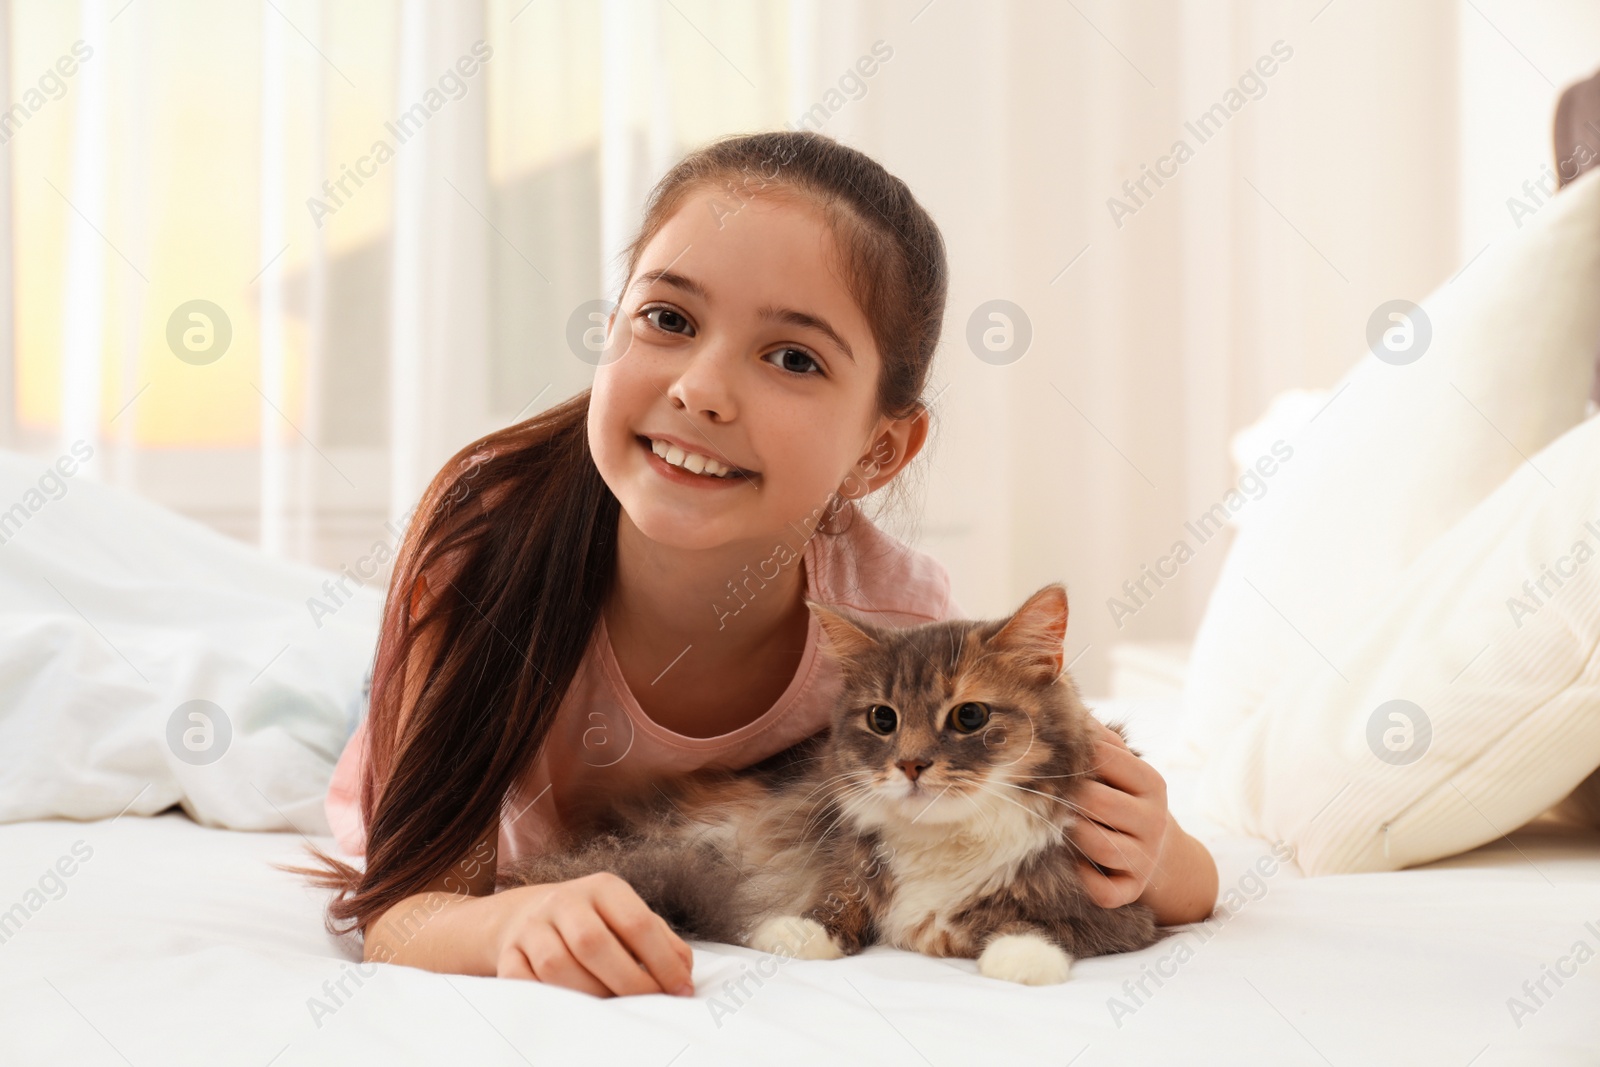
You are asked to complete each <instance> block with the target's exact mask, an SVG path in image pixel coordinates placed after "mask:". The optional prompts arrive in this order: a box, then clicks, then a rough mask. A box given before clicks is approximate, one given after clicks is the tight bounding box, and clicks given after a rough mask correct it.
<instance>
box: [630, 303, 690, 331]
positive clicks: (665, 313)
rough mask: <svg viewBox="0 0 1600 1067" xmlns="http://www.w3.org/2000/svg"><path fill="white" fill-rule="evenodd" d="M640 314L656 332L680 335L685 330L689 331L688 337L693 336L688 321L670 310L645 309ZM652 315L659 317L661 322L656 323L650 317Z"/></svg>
mask: <svg viewBox="0 0 1600 1067" xmlns="http://www.w3.org/2000/svg"><path fill="white" fill-rule="evenodd" d="M641 314H642V315H644V317H645V319H646V320H647V321H648V322H649V323H650V325H652V326H654V327H655V328H656V329H658V330H662V331H664V332H666V333H682V332H683V331H684V329H685V328H687V329H688V331H689V333H688V335H689V336H691V337H692V336H694V328H693V327H691V326H689V320H688V319H686V318H684V317H683V316H682V315H680V314H678V313H677V312H676V311H673V310H672V309H671V308H666V307H654V308H646V309H645V310H644V311H643V312H641ZM652 315H660V316H661V321H659V322H658V321H656V320H655V319H652V318H651V317H650V316H652Z"/></svg>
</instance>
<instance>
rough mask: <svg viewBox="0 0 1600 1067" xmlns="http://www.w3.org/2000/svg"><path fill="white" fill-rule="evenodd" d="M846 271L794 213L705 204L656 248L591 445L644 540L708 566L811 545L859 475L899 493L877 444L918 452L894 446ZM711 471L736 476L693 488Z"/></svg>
mask: <svg viewBox="0 0 1600 1067" xmlns="http://www.w3.org/2000/svg"><path fill="white" fill-rule="evenodd" d="M837 262H838V260H837V256H836V246H835V243H834V240H833V236H832V232H831V230H830V228H829V226H828V225H827V223H826V222H825V221H824V218H823V216H822V214H821V212H820V211H819V210H818V209H816V208H815V207H814V206H812V205H811V204H810V203H809V202H807V201H803V200H800V199H797V198H795V197H792V196H763V197H759V198H755V199H747V200H746V201H745V202H744V204H743V206H742V207H741V206H740V204H739V201H737V200H734V199H732V198H731V197H725V196H718V195H717V194H716V193H714V192H702V193H698V194H695V195H692V196H690V197H688V198H687V199H686V200H685V201H684V202H683V203H682V204H681V205H680V206H679V208H678V209H677V210H676V211H675V212H674V213H673V215H672V217H671V218H670V219H668V220H667V222H666V223H665V225H663V226H662V227H661V229H660V230H659V231H658V232H657V234H656V235H655V237H654V238H653V239H652V240H651V241H650V243H649V245H648V246H647V247H646V248H645V249H644V251H643V253H642V254H641V255H640V257H639V262H638V266H637V267H636V268H635V270H634V273H633V276H632V277H631V278H630V279H629V286H628V289H627V291H626V292H625V293H624V294H623V296H622V302H621V304H620V305H619V306H618V308H617V309H616V312H615V313H614V315H613V316H612V319H611V323H610V333H609V334H608V338H607V352H608V353H620V355H615V356H611V355H608V356H607V359H608V360H609V361H608V362H604V363H602V364H601V365H600V367H599V368H598V369H597V371H596V373H595V379H594V387H593V391H592V393H591V397H590V403H589V423H588V432H589V446H590V450H591V451H592V453H593V454H594V460H595V464H596V466H597V467H598V468H599V470H600V475H601V477H602V478H603V479H604V480H605V483H606V485H607V486H609V487H610V489H611V491H612V492H613V493H614V494H615V495H616V497H617V499H618V501H619V502H620V503H621V505H622V509H623V511H625V512H626V513H627V517H628V518H629V519H631V520H632V522H633V524H634V525H635V526H637V527H638V528H639V530H640V531H641V532H643V533H644V535H645V536H647V537H649V538H650V539H651V540H653V541H656V542H658V543H661V544H667V545H672V546H675V547H679V548H688V549H693V548H713V547H716V546H718V545H723V544H727V543H729V542H736V541H742V540H751V539H765V538H766V537H768V536H770V535H772V534H773V533H775V532H777V531H780V530H782V529H783V528H784V526H785V525H786V524H788V523H791V522H795V523H799V524H800V525H801V528H802V529H804V530H806V531H809V530H810V529H812V527H814V526H815V524H816V523H817V522H818V521H820V520H821V519H822V517H823V515H824V514H825V509H826V506H827V504H828V501H829V500H830V499H831V496H832V494H833V493H834V492H835V491H836V490H839V489H841V488H842V487H843V486H844V484H845V482H846V480H847V478H848V476H849V475H850V473H851V471H852V470H853V469H855V468H856V466H857V464H858V462H862V461H865V462H864V463H863V466H862V469H861V470H860V471H858V472H857V481H860V480H865V476H866V475H868V474H878V475H879V477H875V478H872V479H870V480H866V484H867V485H869V486H873V487H875V486H876V485H877V484H881V482H882V481H886V480H887V477H888V474H885V473H882V472H881V471H879V469H878V467H877V466H875V465H874V463H873V459H874V452H875V449H874V444H875V442H879V443H878V444H877V448H876V453H877V458H878V459H879V460H882V459H883V458H884V456H885V454H886V452H887V450H888V448H889V447H893V450H894V451H895V452H896V453H899V452H901V451H904V450H905V449H904V448H903V445H904V441H903V440H902V441H900V442H898V443H894V442H891V443H890V444H889V445H886V444H884V443H881V437H880V435H881V434H882V431H883V430H884V428H885V427H888V426H890V425H891V421H892V420H889V419H884V418H880V417H878V415H877V404H876V401H877V383H878V368H879V355H878V351H877V348H876V346H875V345H874V343H873V338H872V331H871V328H870V327H869V326H868V324H867V320H866V318H865V317H864V316H863V315H862V313H861V311H860V309H859V308H858V307H857V306H856V303H855V301H854V299H853V298H852V297H851V295H850V292H849V290H848V289H847V288H846V287H845V284H844V282H843V281H842V279H841V278H840V277H839V276H838V275H837V274H836V273H835V270H836V267H835V264H836V263H837ZM893 436H898V435H893ZM652 442H655V444H652ZM917 444H918V445H920V435H919V439H918V441H917ZM663 451H665V452H667V455H666V456H665V457H664V458H663V457H662V456H660V455H658V454H657V453H658V452H663ZM680 453H681V454H680ZM697 457H703V458H705V459H709V460H711V461H713V462H714V464H720V465H721V468H723V469H726V468H734V469H735V472H734V473H732V474H729V475H727V476H726V477H714V476H712V475H711V474H710V473H709V472H707V473H693V468H696V467H699V466H700V465H701V461H700V458H697ZM905 458H907V459H909V456H907V457H905ZM674 460H676V461H678V462H680V463H681V462H687V464H688V467H687V468H685V467H682V466H677V465H674V463H673V462H671V461H674ZM903 462H904V461H903V460H902V459H901V457H900V455H898V454H896V455H895V456H894V458H893V461H891V462H890V463H889V468H890V471H889V472H888V473H889V474H892V471H893V470H894V469H898V467H899V466H901V465H903ZM716 469H718V468H717V467H716V466H712V467H710V468H709V470H716ZM856 484H857V482H852V487H853V491H854V492H856V493H857V494H858V495H859V492H860V490H859V488H854V487H855V486H856Z"/></svg>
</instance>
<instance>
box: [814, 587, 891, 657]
mask: <svg viewBox="0 0 1600 1067" xmlns="http://www.w3.org/2000/svg"><path fill="white" fill-rule="evenodd" d="M806 607H808V608H810V609H811V613H812V614H814V615H815V616H816V617H817V622H819V623H820V624H821V625H822V632H823V633H825V634H827V635H828V643H829V644H831V645H833V648H834V651H835V652H837V653H838V654H839V657H840V658H841V659H855V658H856V657H857V656H860V655H862V654H864V653H866V652H868V651H870V650H872V649H874V648H877V647H878V639H877V638H875V637H873V636H872V635H871V634H870V633H868V632H867V631H866V630H863V629H862V628H861V627H859V626H857V625H856V624H855V623H853V622H851V621H850V620H849V619H848V618H846V617H845V616H844V615H842V614H840V613H839V612H837V611H835V610H834V609H832V608H830V607H828V605H826V604H819V603H818V602H817V601H815V600H807V601H806Z"/></svg>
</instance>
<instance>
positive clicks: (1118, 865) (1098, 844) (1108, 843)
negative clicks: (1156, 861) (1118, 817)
mask: <svg viewBox="0 0 1600 1067" xmlns="http://www.w3.org/2000/svg"><path fill="white" fill-rule="evenodd" d="M1072 839H1073V841H1074V842H1075V843H1076V844H1077V846H1078V851H1080V852H1082V853H1083V854H1084V855H1085V856H1088V857H1089V858H1090V859H1092V860H1094V861H1095V862H1096V863H1098V864H1099V865H1100V866H1102V867H1110V868H1112V869H1113V870H1117V871H1129V872H1132V875H1133V876H1134V877H1137V876H1138V875H1139V874H1140V872H1141V870H1142V868H1144V867H1145V866H1146V865H1147V863H1148V861H1147V860H1146V859H1145V850H1144V849H1143V848H1141V847H1140V846H1139V843H1138V842H1137V841H1136V840H1134V839H1133V838H1131V837H1129V836H1128V835H1127V834H1124V833H1119V832H1117V831H1115V830H1108V829H1107V828H1106V827H1104V826H1101V825H1099V824H1098V823H1093V822H1088V821H1087V820H1080V821H1079V822H1078V825H1077V826H1075V827H1073V831H1072Z"/></svg>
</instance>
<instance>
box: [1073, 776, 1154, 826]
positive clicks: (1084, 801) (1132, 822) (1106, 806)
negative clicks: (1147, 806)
mask: <svg viewBox="0 0 1600 1067" xmlns="http://www.w3.org/2000/svg"><path fill="white" fill-rule="evenodd" d="M1072 802H1073V804H1075V805H1077V806H1078V807H1079V808H1081V809H1082V811H1081V812H1080V814H1083V815H1087V816H1088V817H1089V818H1091V819H1093V820H1094V821H1095V822H1097V823H1100V824H1101V825H1103V826H1109V827H1111V828H1112V829H1114V830H1121V831H1122V832H1123V833H1133V832H1135V831H1136V830H1138V829H1139V828H1140V826H1141V825H1142V824H1143V822H1145V821H1146V820H1144V818H1143V814H1144V812H1143V808H1142V807H1141V804H1140V801H1139V800H1138V799H1137V798H1135V797H1131V796H1129V795H1128V794H1127V793H1124V792H1123V791H1122V790H1120V789H1114V788H1112V787H1111V786H1109V785H1104V784H1102V783H1100V782H1084V783H1082V784H1081V785H1079V786H1078V789H1077V792H1076V793H1075V794H1074V795H1073V797H1072Z"/></svg>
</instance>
